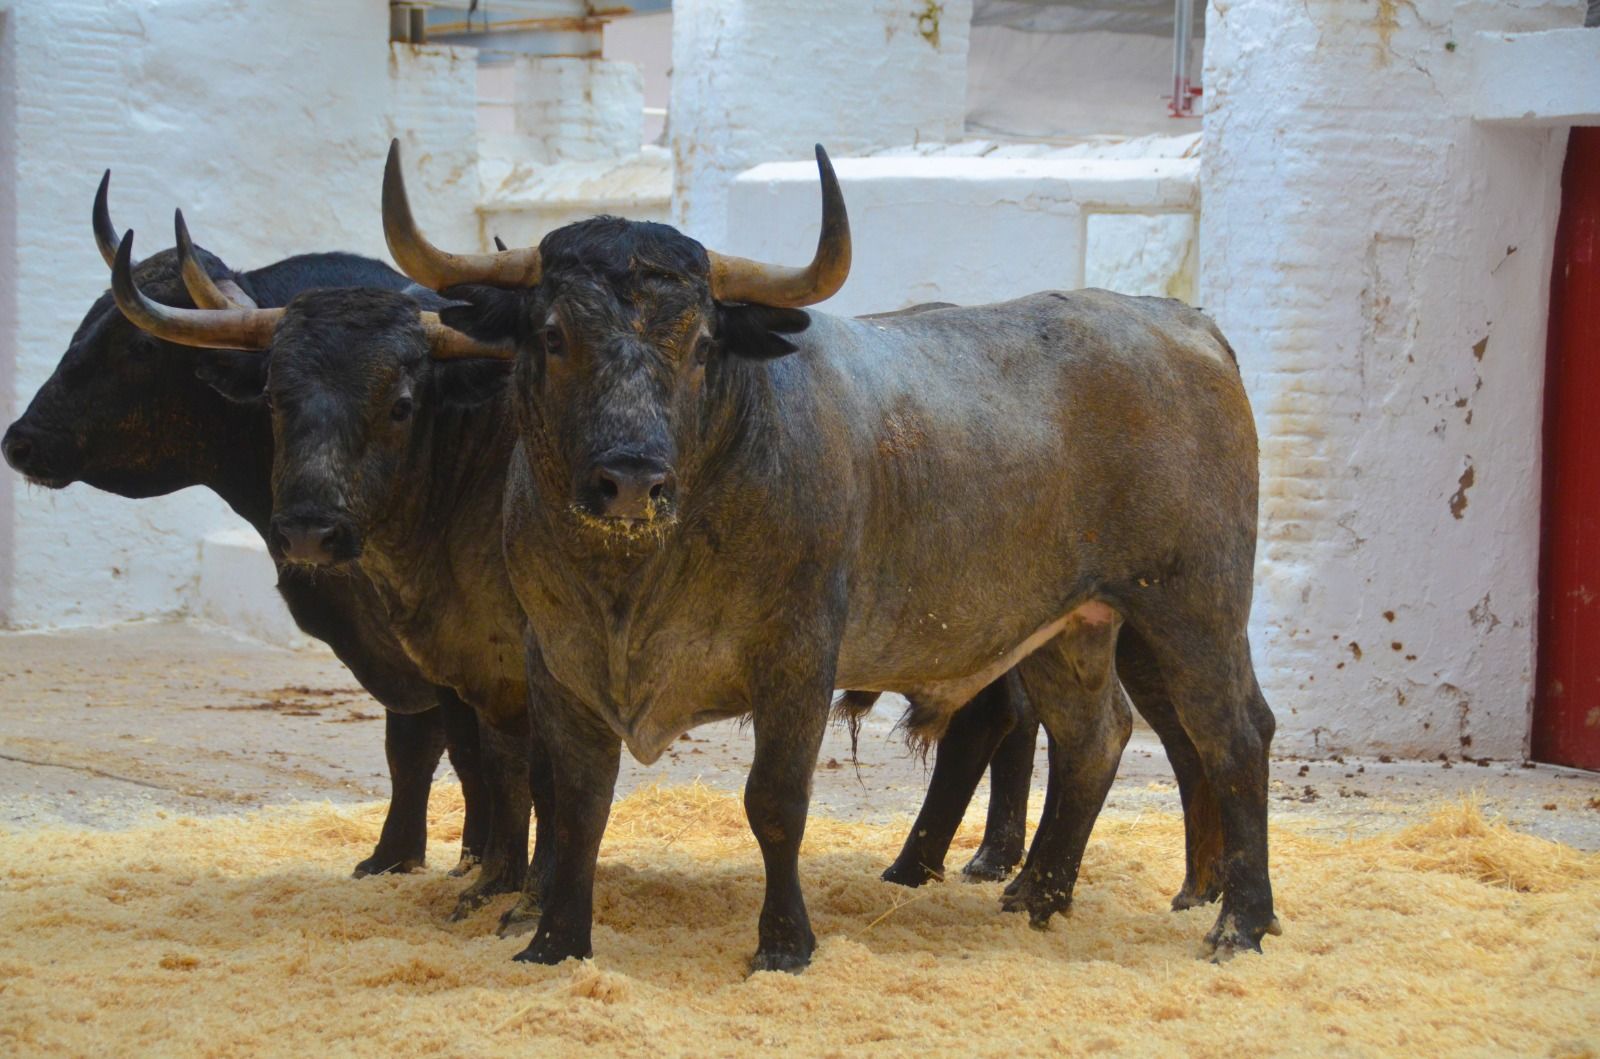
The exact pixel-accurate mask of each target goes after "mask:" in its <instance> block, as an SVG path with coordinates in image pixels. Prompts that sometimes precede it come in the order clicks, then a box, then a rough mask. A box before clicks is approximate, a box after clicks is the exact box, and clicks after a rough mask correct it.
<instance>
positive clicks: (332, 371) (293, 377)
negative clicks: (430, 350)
mask: <svg viewBox="0 0 1600 1059" xmlns="http://www.w3.org/2000/svg"><path fill="white" fill-rule="evenodd" d="M288 322H289V321H288V318H286V319H285V323H286V324H287V323H288ZM407 338H408V336H406V335H404V334H393V335H384V334H373V333H371V332H368V331H363V330H362V329H360V328H358V327H352V326H342V327H338V328H333V329H323V330H319V331H318V332H317V333H316V334H315V335H308V334H306V333H304V332H302V331H298V330H295V329H292V328H290V329H288V330H287V331H286V330H285V328H283V327H280V328H279V332H278V335H277V336H276V337H275V338H274V341H273V345H272V349H271V350H270V351H269V356H270V358H271V359H270V360H269V362H268V363H269V367H268V373H267V387H268V389H269V390H270V391H271V392H272V393H273V394H274V395H277V396H285V397H300V398H309V397H311V396H312V395H322V396H324V397H327V398H330V399H334V400H337V401H339V402H341V403H350V404H355V405H360V404H362V403H364V402H365V401H367V400H369V399H374V398H376V397H378V396H381V395H383V394H387V393H388V392H389V391H390V390H392V389H394V388H395V387H396V386H397V385H398V384H399V383H401V382H402V381H403V380H405V379H408V378H410V377H412V376H414V375H415V373H416V372H417V370H418V369H419V368H420V367H421V366H422V365H421V362H422V360H423V352H422V351H421V350H419V349H418V348H417V347H416V344H415V343H413V342H410V341H407Z"/></svg>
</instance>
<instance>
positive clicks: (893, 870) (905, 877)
mask: <svg viewBox="0 0 1600 1059" xmlns="http://www.w3.org/2000/svg"><path fill="white" fill-rule="evenodd" d="M943 878H944V865H942V864H941V865H939V867H938V868H930V867H928V866H927V865H925V864H922V863H920V862H918V860H917V858H915V857H904V856H902V857H899V858H897V859H896V860H895V862H894V863H893V864H891V865H889V866H888V867H887V868H885V869H883V875H882V879H883V881H884V882H892V883H894V884H895V885H897V886H909V887H910V888H911V889H913V890H915V889H916V888H917V887H919V886H921V885H922V884H923V883H925V882H928V881H929V880H931V879H943Z"/></svg>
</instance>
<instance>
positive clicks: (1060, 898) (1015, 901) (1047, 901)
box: [1000, 871, 1072, 930]
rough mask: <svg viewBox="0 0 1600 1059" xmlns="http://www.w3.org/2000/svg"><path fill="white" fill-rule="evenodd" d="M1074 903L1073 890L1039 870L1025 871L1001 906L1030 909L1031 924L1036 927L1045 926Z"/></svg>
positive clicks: (1006, 908)
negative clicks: (1054, 881)
mask: <svg viewBox="0 0 1600 1059" xmlns="http://www.w3.org/2000/svg"><path fill="white" fill-rule="evenodd" d="M1071 907H1072V891H1071V890H1066V889H1063V888H1062V887H1060V886H1057V885H1055V884H1053V883H1052V882H1051V881H1050V880H1049V879H1047V878H1041V877H1039V875H1038V874H1037V873H1036V872H1032V871H1024V872H1023V873H1022V874H1021V875H1019V876H1017V878H1016V880H1015V881H1014V882H1013V883H1012V884H1011V885H1010V886H1008V887H1006V892H1005V894H1004V895H1002V896H1001V898H1000V908H1001V910H1002V911H1005V912H1026V913H1028V925H1029V926H1030V927H1033V928H1034V929H1035V930H1045V929H1047V928H1048V927H1049V926H1050V919H1051V917H1052V916H1054V915H1055V914H1056V913H1057V912H1066V911H1068V910H1069V909H1070V908H1071Z"/></svg>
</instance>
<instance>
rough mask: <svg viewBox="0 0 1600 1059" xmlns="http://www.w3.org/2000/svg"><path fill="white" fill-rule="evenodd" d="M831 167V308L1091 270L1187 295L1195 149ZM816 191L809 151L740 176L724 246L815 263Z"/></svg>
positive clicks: (899, 304) (1009, 291) (1105, 281)
mask: <svg viewBox="0 0 1600 1059" xmlns="http://www.w3.org/2000/svg"><path fill="white" fill-rule="evenodd" d="M834 169H835V171H836V172H837V173H838V175H839V182H840V185H841V187H842V188H843V189H844V196H845V205H846V208H847V209H848V210H849V213H850V232H851V238H852V246H853V255H854V256H853V261H852V264H851V268H850V279H849V282H847V283H846V284H845V286H844V289H843V290H842V291H840V292H839V293H838V294H837V295H835V296H834V297H833V298H832V299H831V300H830V301H829V302H828V303H827V304H826V305H825V306H824V308H826V309H827V310H828V311H830V312H837V313H845V314H856V313H869V312H884V311H888V310H891V309H900V308H904V307H905V306H908V305H912V304H915V303H917V302H927V301H952V302H958V303H962V304H974V303H982V302H991V301H1003V300H1005V299H1007V298H1015V297H1017V296H1019V295H1023V294H1028V293H1031V292H1033V291H1038V290H1046V289H1051V288H1057V289H1067V290H1070V289H1074V288H1077V287H1082V286H1085V285H1086V283H1087V282H1088V281H1089V280H1090V279H1091V278H1092V280H1093V281H1094V282H1095V283H1097V284H1099V285H1102V286H1106V287H1109V288H1111V289H1116V290H1122V291H1124V292H1125V293H1130V294H1165V295H1172V296H1176V297H1188V296H1189V295H1190V294H1191V293H1192V283H1193V267H1192V253H1193V249H1192V248H1193V241H1194V227H1195V211H1196V210H1197V209H1198V208H1199V205H1200V198H1199V184H1198V177H1199V162H1198V161H1196V160H1194V159H1186V158H1145V159H1128V160H1107V159H1094V158H1090V159H1084V158H1071V159H1018V158H959V157H937V158H925V157H901V156H897V157H883V158H843V159H836V160H834ZM821 201H822V199H821V191H820V189H819V185H818V182H817V167H816V164H815V163H814V162H775V163H769V164H766V165H760V166H756V167H755V168H753V169H750V170H748V171H746V172H744V173H741V174H739V176H738V177H737V178H736V179H735V180H734V182H733V186H732V189H731V191H730V194H729V201H728V221H727V229H728V231H727V240H726V245H725V246H721V247H718V249H724V250H726V251H728V252H731V253H736V254H741V255H745V256H749V257H757V258H761V259H763V260H770V261H776V262H780V263H785V264H790V263H792V264H799V263H803V262H805V261H808V260H810V257H811V254H812V253H813V252H814V250H815V248H816V241H817V230H818V223H819V219H820V217H821V209H822V207H821Z"/></svg>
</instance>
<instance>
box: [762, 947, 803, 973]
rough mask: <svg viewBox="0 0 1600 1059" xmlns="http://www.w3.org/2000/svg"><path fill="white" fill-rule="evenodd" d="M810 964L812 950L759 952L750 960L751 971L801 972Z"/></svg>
mask: <svg viewBox="0 0 1600 1059" xmlns="http://www.w3.org/2000/svg"><path fill="white" fill-rule="evenodd" d="M809 966H811V953H810V952H803V953H801V952H758V953H756V954H755V956H753V957H752V958H751V960H750V973H751V974H755V973H756V972H757V971H783V972H784V973H785V974H799V973H800V972H801V971H803V970H805V969H806V968H807V967H809Z"/></svg>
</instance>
